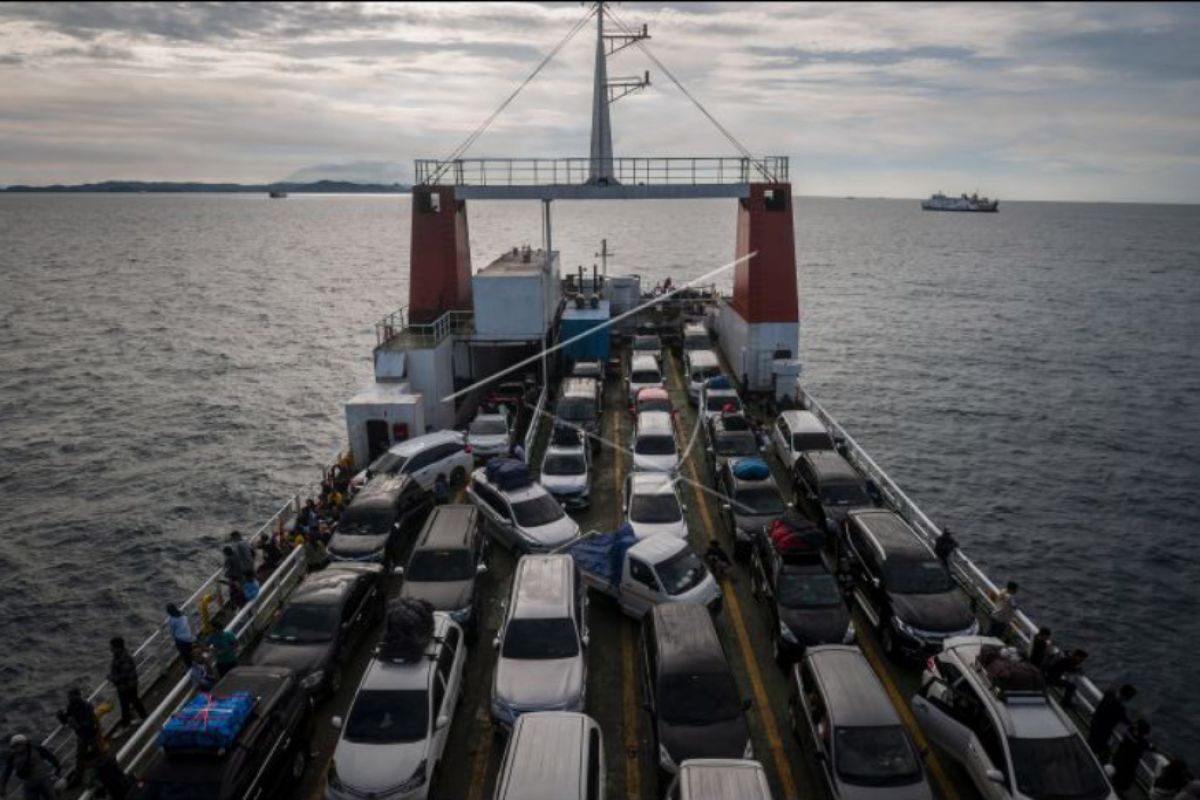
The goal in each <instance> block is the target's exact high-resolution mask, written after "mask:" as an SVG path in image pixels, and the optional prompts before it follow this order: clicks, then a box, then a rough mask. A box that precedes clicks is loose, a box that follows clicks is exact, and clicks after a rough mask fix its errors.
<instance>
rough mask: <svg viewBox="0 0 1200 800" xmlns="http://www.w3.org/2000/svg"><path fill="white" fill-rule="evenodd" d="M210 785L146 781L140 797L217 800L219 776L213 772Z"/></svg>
mask: <svg viewBox="0 0 1200 800" xmlns="http://www.w3.org/2000/svg"><path fill="white" fill-rule="evenodd" d="M212 777H213V778H214V779H215V780H213V781H212V782H211V783H185V782H183V781H174V780H168V781H160V780H155V779H153V778H152V779H150V780H148V781H146V788H145V790H144V791H143V793H142V794H141V795H140V797H142V798H144V800H218V799H219V798H220V797H221V781H220V777H221V774H220V773H219V772H216V771H215V770H214V772H213V775H212Z"/></svg>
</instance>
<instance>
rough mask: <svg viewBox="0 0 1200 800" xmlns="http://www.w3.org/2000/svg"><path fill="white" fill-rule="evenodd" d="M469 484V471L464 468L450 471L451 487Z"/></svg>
mask: <svg viewBox="0 0 1200 800" xmlns="http://www.w3.org/2000/svg"><path fill="white" fill-rule="evenodd" d="M466 482H467V471H466V470H465V469H463V468H462V467H455V468H454V469H452V470H450V485H451V486H462V485H463V484H465V483H466Z"/></svg>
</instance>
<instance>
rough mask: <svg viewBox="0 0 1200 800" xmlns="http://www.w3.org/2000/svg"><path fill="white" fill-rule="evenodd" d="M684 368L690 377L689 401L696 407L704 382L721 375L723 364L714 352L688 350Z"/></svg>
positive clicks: (684, 358) (685, 354) (685, 355)
mask: <svg viewBox="0 0 1200 800" xmlns="http://www.w3.org/2000/svg"><path fill="white" fill-rule="evenodd" d="M683 367H684V369H685V370H686V371H687V376H688V400H690V401H691V403H692V405H696V404H697V403H699V402H700V390H701V389H703V388H704V382H705V381H706V380H708V379H709V378H715V377H717V376H718V375H720V374H721V362H720V361H719V360H718V359H717V354H716V353H714V352H713V351H712V350H688V351H686V352H685V353H684V356H683Z"/></svg>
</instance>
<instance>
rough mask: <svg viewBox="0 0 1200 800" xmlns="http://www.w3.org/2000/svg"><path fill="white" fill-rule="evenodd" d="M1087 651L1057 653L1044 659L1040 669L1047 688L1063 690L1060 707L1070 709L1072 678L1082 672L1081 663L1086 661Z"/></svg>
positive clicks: (1073, 694)
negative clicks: (1053, 687)
mask: <svg viewBox="0 0 1200 800" xmlns="http://www.w3.org/2000/svg"><path fill="white" fill-rule="evenodd" d="M1087 657H1088V654H1087V651H1086V650H1081V649H1079V648H1076V649H1074V650H1072V651H1070V652H1069V653H1057V654H1055V655H1053V656H1050V657H1048V658H1047V659H1046V662H1045V665H1044V666H1043V667H1042V675H1044V676H1046V685H1047V686H1057V687H1058V688H1060V689H1062V690H1063V696H1062V706H1063V708H1064V709H1070V708H1071V706H1072V705H1073V704H1074V702H1075V691H1076V686H1075V681H1074V676H1076V675H1079V674H1081V673H1082V672H1083V662H1084V661H1087Z"/></svg>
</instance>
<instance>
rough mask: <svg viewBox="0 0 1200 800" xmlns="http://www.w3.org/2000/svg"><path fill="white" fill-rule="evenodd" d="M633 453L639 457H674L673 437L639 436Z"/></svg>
mask: <svg viewBox="0 0 1200 800" xmlns="http://www.w3.org/2000/svg"><path fill="white" fill-rule="evenodd" d="M633 452H635V453H637V454H638V455H639V456H673V455H675V437H674V436H669V435H667V434H659V435H653V436H639V437H638V440H637V444H635V445H634V446H633Z"/></svg>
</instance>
